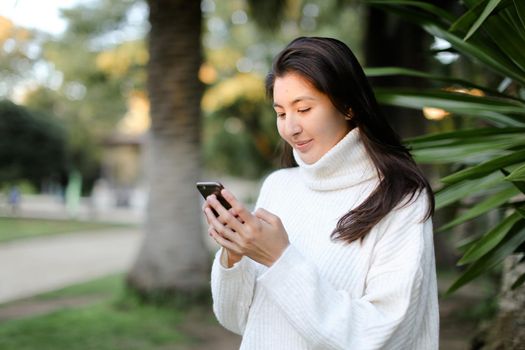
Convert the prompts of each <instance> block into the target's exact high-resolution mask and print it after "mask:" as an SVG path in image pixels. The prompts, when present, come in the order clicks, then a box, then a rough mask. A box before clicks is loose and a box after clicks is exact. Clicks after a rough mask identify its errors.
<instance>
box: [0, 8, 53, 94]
mask: <svg viewBox="0 0 525 350" xmlns="http://www.w3.org/2000/svg"><path fill="white" fill-rule="evenodd" d="M45 40H47V35H45V34H44V33H41V32H39V31H36V30H28V29H26V28H22V27H17V26H15V25H14V23H13V22H12V21H11V20H9V19H7V18H5V17H2V16H0V57H1V59H0V98H8V97H9V96H13V95H15V93H16V92H17V91H15V90H16V89H15V87H17V86H19V85H20V84H22V83H24V82H26V83H27V82H29V83H32V80H33V79H32V75H33V74H34V70H33V67H34V66H35V64H36V63H37V62H38V59H39V58H40V53H41V52H40V46H41V44H42V42H44V41H45Z"/></svg>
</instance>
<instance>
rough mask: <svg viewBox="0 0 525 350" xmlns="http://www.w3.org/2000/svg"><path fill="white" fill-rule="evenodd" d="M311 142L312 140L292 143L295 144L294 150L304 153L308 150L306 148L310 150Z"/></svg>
mask: <svg viewBox="0 0 525 350" xmlns="http://www.w3.org/2000/svg"><path fill="white" fill-rule="evenodd" d="M312 141H313V139H310V140H304V141H298V142H294V143H295V148H296V149H297V150H298V151H301V152H305V151H306V150H308V148H310V146H311V144H312Z"/></svg>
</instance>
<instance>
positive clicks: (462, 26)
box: [449, 0, 512, 40]
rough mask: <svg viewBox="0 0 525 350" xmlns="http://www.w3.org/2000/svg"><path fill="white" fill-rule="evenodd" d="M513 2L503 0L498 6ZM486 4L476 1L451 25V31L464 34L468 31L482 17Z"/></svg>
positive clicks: (505, 5)
mask: <svg viewBox="0 0 525 350" xmlns="http://www.w3.org/2000/svg"><path fill="white" fill-rule="evenodd" d="M511 4H512V0H503V1H502V3H501V4H500V5H499V6H498V8H502V7H507V6H509V5H511ZM467 5H468V4H467ZM484 5H486V4H485V2H483V1H479V2H478V3H476V4H475V5H474V6H472V7H471V8H470V9H469V10H468V11H467V12H465V13H464V14H463V15H462V16H461V17H460V18H459V19H458V20H456V21H455V22H454V23H453V24H452V25H451V26H450V28H449V31H451V32H453V33H454V34H457V35H463V34H465V33H467V32H468V29H469V27H472V26H473V25H474V23H475V22H476V20H478V19H479V18H480V17H481V13H482V12H483V10H484V9H485V6H484ZM465 40H466V39H465Z"/></svg>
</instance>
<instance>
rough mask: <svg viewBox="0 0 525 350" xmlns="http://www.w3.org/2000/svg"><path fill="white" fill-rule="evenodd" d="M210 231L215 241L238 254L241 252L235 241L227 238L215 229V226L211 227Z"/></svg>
mask: <svg viewBox="0 0 525 350" xmlns="http://www.w3.org/2000/svg"><path fill="white" fill-rule="evenodd" d="M208 233H209V234H210V236H211V237H212V238H213V239H214V240H215V242H217V244H219V245H220V246H221V247H224V248H226V249H229V250H231V251H233V252H235V253H237V254H240V253H238V250H239V249H238V247H237V245H236V244H235V243H233V242H231V241H229V240H227V239H226V238H224V237H222V236H221V235H220V234H219V233H218V232H217V231H215V229H213V228H210V229H209V230H208Z"/></svg>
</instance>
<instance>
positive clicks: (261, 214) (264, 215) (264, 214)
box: [254, 208, 281, 226]
mask: <svg viewBox="0 0 525 350" xmlns="http://www.w3.org/2000/svg"><path fill="white" fill-rule="evenodd" d="M254 215H255V216H256V217H257V218H259V219H261V220H263V221H264V222H266V223H268V224H270V225H272V226H276V225H280V223H281V219H279V217H278V216H277V215H274V214H272V213H270V212H269V211H267V210H265V209H263V208H259V209H257V211H256V212H255V213H254Z"/></svg>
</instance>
